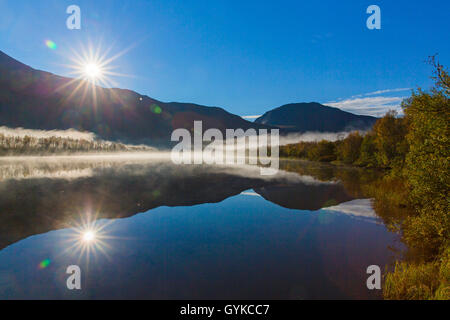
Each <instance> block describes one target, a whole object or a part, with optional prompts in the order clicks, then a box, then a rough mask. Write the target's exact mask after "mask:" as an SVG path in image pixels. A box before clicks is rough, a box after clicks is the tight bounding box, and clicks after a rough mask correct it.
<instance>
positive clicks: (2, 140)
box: [0, 133, 150, 156]
mask: <svg viewBox="0 0 450 320" xmlns="http://www.w3.org/2000/svg"><path fill="white" fill-rule="evenodd" d="M146 150H150V148H148V147H146V146H130V145H126V144H123V143H116V142H111V141H104V140H86V139H75V138H69V137H57V136H51V137H39V138H38V137H33V136H29V135H25V136H11V135H5V134H3V133H0V156H14V155H50V154H73V153H91V152H97V153H100V152H126V151H146Z"/></svg>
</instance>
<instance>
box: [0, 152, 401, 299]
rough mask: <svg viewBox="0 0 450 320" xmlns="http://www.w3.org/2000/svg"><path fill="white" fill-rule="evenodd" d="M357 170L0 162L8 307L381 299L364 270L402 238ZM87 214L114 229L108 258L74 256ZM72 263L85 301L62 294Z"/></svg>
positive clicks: (156, 157) (76, 159) (93, 160)
mask: <svg viewBox="0 0 450 320" xmlns="http://www.w3.org/2000/svg"><path fill="white" fill-rule="evenodd" d="M359 175H365V174H364V173H363V172H362V171H360V170H356V169H345V168H338V167H333V166H328V165H323V164H316V163H309V162H303V161H281V162H280V170H279V171H278V173H277V174H275V175H273V176H261V175H260V171H259V167H258V166H256V165H248V164H244V165H204V164H203V165H174V164H173V163H172V162H171V161H170V153H169V152H154V153H137V154H130V153H124V154H106V155H88V156H81V155H80V156H54V157H15V158H1V159H0V212H2V213H3V214H2V215H1V216H0V265H1V266H2V267H0V274H1V277H2V279H3V280H2V284H1V287H0V298H43V297H45V298H67V299H71V298H85V297H88V296H89V297H90V298H93V299H102V298H125V299H127V298H155V299H174V298H175V299H176V298H190V299H194V298H199V299H201V298H217V299H221V298H223V299H225V298H236V299H238V298H247V299H251V298H253V299H258V298H286V299H303V298H312V299H314V298H319V297H320V298H324V297H325V298H349V297H353V298H361V297H365V298H369V299H376V298H380V297H379V295H377V294H376V293H374V292H368V291H367V289H366V287H365V274H364V270H365V267H367V265H368V264H373V263H374V262H376V263H379V264H380V265H385V264H387V263H389V261H390V257H391V256H392V253H391V252H390V251H389V249H388V247H389V246H392V245H394V242H395V236H394V235H393V234H390V233H389V232H388V231H387V230H386V228H385V227H384V225H383V224H382V223H381V222H380V219H379V218H378V217H377V216H376V213H375V212H374V211H373V209H372V206H371V201H370V200H369V199H367V198H364V194H362V193H361V190H360V185H359V183H358V182H357V181H353V180H352V179H353V178H354V177H358V176H359ZM369 177H370V176H367V177H365V178H364V179H366V180H367V179H369ZM347 179H350V180H349V181H347ZM349 183H350V185H349ZM86 216H89V217H91V219H95V220H96V221H99V223H100V224H101V225H105V228H104V232H105V233H106V234H107V236H108V238H107V239H108V240H106V244H107V246H105V247H104V250H105V252H106V254H103V253H102V252H100V251H98V252H95V255H93V256H91V257H87V256H85V255H81V256H80V254H79V252H72V251H67V241H66V240H67V237H70V236H71V234H73V228H74V226H75V225H77V223H79V221H80V219H82V218H85V217H86ZM355 237H356V238H357V239H358V241H355V239H356V238H355ZM168 257H169V258H168ZM347 257H353V258H352V259H347ZM354 257H358V258H357V259H355V258H354ZM45 259H48V260H49V261H51V264H50V265H49V266H48V267H47V268H45V269H42V270H40V269H36V267H35V266H37V265H39V263H40V262H41V261H43V260H45ZM74 261H76V262H77V263H78V264H79V265H80V267H81V268H82V270H83V272H84V274H85V276H86V280H85V281H87V282H86V283H84V290H82V292H78V293H75V292H71V291H68V290H65V289H64V288H65V280H64V279H65V266H67V265H70V264H73V263H74ZM118 266H120V268H118ZM30 268H31V269H30ZM274 268H276V270H278V272H276V273H274V272H273V270H275V269H274ZM335 268H337V269H335ZM30 270H34V271H30ZM36 270H38V271H36ZM280 274H282V275H283V276H280ZM331 275H333V276H332V278H330V277H331ZM104 277H108V278H109V279H117V280H111V281H103V280H102V279H105V278H104ZM205 277H206V278H207V279H208V280H207V281H205ZM260 279H265V280H264V282H263V283H261V281H260ZM219 280H220V281H219ZM234 283H239V284H240V285H239V286H238V287H236V286H235V285H233V284H234ZM61 286H63V289H61V288H60V287H61ZM25 288H26V290H25ZM167 288H171V289H170V290H167ZM261 288H263V290H262V289H261Z"/></svg>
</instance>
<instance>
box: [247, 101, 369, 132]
mask: <svg viewBox="0 0 450 320" xmlns="http://www.w3.org/2000/svg"><path fill="white" fill-rule="evenodd" d="M376 120H377V118H375V117H370V116H361V115H356V114H353V113H350V112H346V111H342V110H340V109H338V108H333V107H328V106H324V105H321V104H320V103H317V102H310V103H291V104H286V105H283V106H281V107H278V108H276V109H273V110H271V111H268V112H266V113H265V114H264V115H262V116H261V117H259V118H258V119H256V120H255V122H256V123H259V124H265V125H271V126H276V127H280V128H283V129H284V130H285V131H289V132H306V131H317V132H341V131H348V130H366V129H368V128H370V127H372V125H373V124H374V123H375V121H376Z"/></svg>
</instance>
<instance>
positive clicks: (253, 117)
mask: <svg viewBox="0 0 450 320" xmlns="http://www.w3.org/2000/svg"><path fill="white" fill-rule="evenodd" d="M261 116H262V115H261V114H260V115H255V116H242V118H244V119H258V118H259V117H261Z"/></svg>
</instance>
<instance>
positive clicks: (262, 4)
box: [0, 0, 450, 115]
mask: <svg viewBox="0 0 450 320" xmlns="http://www.w3.org/2000/svg"><path fill="white" fill-rule="evenodd" d="M72 4H76V5H78V6H79V7H80V8H81V30H68V29H67V28H66V19H67V17H68V16H69V15H68V14H66V8H67V7H68V6H69V5H72ZM371 4H376V5H378V6H379V7H380V8H381V30H369V29H367V27H366V20H367V18H368V17H369V14H367V13H366V9H367V7H368V6H369V5H371ZM449 12H450V2H449V1H442V0H439V1H438V0H428V1H411V0H409V1H402V0H397V1H379V0H376V1H329V0H322V1H299V0H297V1H233V0H224V1H214V0H209V1H203V0H195V1H194V0H182V1H170V0H148V1H144V0H133V1H113V0H96V1H92V0H87V1H84V0H70V1H65V0H39V1H32V0H0V50H2V51H4V52H5V53H7V54H9V55H11V56H12V57H14V58H16V59H18V60H20V61H22V62H24V63H26V64H28V65H30V66H32V67H34V68H37V69H42V70H46V71H49V72H52V73H56V74H60V75H69V72H70V69H69V68H68V67H67V64H70V63H71V61H70V58H73V57H74V54H73V51H76V52H81V51H82V50H83V48H84V49H86V48H88V47H90V46H93V47H95V48H98V47H101V50H102V52H104V51H105V50H106V49H107V48H111V50H110V51H109V53H108V56H109V57H112V56H114V55H116V54H118V53H121V52H123V51H124V50H125V49H126V50H125V51H126V52H125V53H123V54H122V55H120V57H118V58H117V59H115V60H114V61H113V62H111V66H114V67H115V69H114V71H115V72H117V73H120V74H125V75H127V76H114V77H112V80H114V84H115V86H117V87H121V88H128V89H132V90H135V91H137V92H139V93H141V94H144V95H148V96H150V97H153V98H156V99H159V100H162V101H181V102H194V103H198V104H203V105H209V106H219V107H223V108H225V109H226V110H228V111H230V112H232V113H236V114H239V115H260V114H262V113H264V112H265V111H268V110H270V109H272V108H274V107H278V106H280V105H283V104H286V103H291V102H309V101H318V102H321V103H326V104H329V105H334V106H337V107H341V108H344V109H346V110H349V111H352V112H355V113H361V114H376V115H379V114H382V113H383V112H385V111H386V109H388V108H395V107H396V106H398V104H399V102H400V101H401V99H402V97H405V96H408V95H409V94H410V90H409V88H416V87H418V86H420V87H423V88H428V87H429V86H430V85H431V80H430V79H429V76H430V72H431V68H430V66H428V65H427V64H426V63H425V60H426V59H427V57H428V56H429V55H432V54H435V53H439V59H440V60H441V62H442V63H443V64H445V65H450V41H449V34H450V19H448V15H449ZM45 40H52V41H53V42H54V43H55V44H56V46H57V47H56V49H50V48H48V47H47V46H46V45H45ZM89 43H91V45H90V44H89ZM100 43H101V44H102V46H100Z"/></svg>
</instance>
